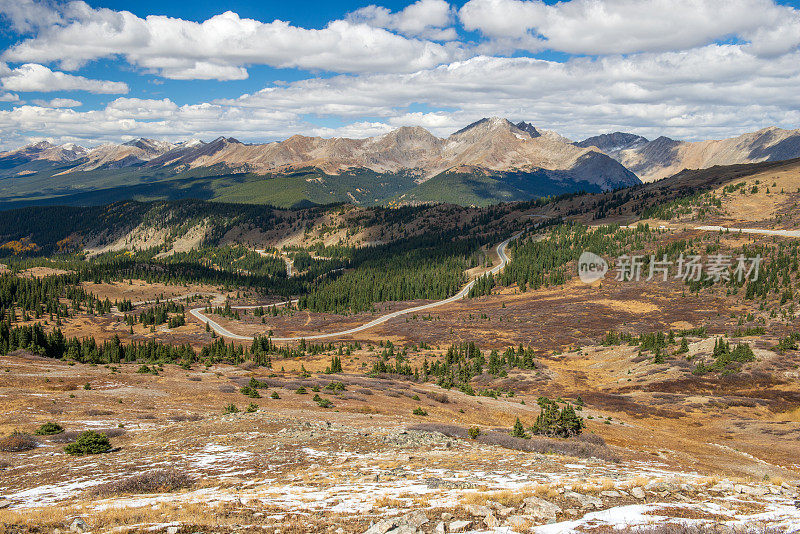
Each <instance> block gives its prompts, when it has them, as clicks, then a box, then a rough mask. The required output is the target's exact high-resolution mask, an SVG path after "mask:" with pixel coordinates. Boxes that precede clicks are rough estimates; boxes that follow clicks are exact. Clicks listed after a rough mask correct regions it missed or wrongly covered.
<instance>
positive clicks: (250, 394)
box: [239, 386, 261, 399]
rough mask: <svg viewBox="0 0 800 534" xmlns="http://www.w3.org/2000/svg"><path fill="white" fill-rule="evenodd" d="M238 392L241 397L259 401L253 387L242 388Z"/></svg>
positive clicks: (258, 396)
mask: <svg viewBox="0 0 800 534" xmlns="http://www.w3.org/2000/svg"><path fill="white" fill-rule="evenodd" d="M239 391H240V392H241V393H242V394H243V395H246V396H248V397H250V398H251V399H260V398H261V394H260V393H259V392H258V390H257V389H256V388H254V387H251V386H243V387H242V388H241V389H240V390H239Z"/></svg>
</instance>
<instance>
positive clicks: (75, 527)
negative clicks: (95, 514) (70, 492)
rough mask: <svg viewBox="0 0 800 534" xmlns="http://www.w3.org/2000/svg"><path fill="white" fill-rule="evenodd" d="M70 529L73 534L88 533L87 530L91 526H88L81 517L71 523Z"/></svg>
mask: <svg viewBox="0 0 800 534" xmlns="http://www.w3.org/2000/svg"><path fill="white" fill-rule="evenodd" d="M69 529H70V530H71V531H72V532H86V531H87V530H89V525H87V524H86V521H84V520H83V519H81V518H80V517H76V518H75V519H73V520H72V521H71V522H70V524H69Z"/></svg>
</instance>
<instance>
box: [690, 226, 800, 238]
mask: <svg viewBox="0 0 800 534" xmlns="http://www.w3.org/2000/svg"><path fill="white" fill-rule="evenodd" d="M695 230H705V231H707V232H725V231H728V232H730V233H732V234H736V233H742V234H761V235H778V236H783V237H800V230H764V229H763V228H727V227H725V226H697V227H696V228H695Z"/></svg>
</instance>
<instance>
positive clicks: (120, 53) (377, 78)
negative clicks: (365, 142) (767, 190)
mask: <svg viewBox="0 0 800 534" xmlns="http://www.w3.org/2000/svg"><path fill="white" fill-rule="evenodd" d="M488 116H500V117H506V118H508V119H510V120H513V121H519V120H525V121H527V122H531V123H533V124H534V125H535V126H536V127H537V128H543V129H550V130H555V131H557V132H558V133H560V134H561V135H564V136H566V137H568V138H571V139H575V140H579V139H583V138H586V137H589V136H591V135H597V134H601V133H608V132H613V131H625V132H632V133H637V134H640V135H644V136H645V137H648V138H651V139H652V138H655V137H658V136H660V135H666V136H668V137H672V138H676V139H686V140H701V139H720V138H725V137H731V136H736V135H740V134H742V133H746V132H751V131H755V130H758V129H761V128H765V127H769V126H778V127H782V128H788V129H793V128H798V127H800V0H792V1H777V2H776V1H773V0H724V1H723V0H568V1H562V2H553V1H541V0H467V1H461V2H447V1H446V0H418V1H416V2H400V1H383V2H379V3H369V2H368V1H367V2H363V1H362V2H359V1H353V0H348V1H344V2H332V1H320V0H307V1H305V2H286V1H282V2H272V1H258V2H252V1H244V0H237V1H231V2H224V3H221V2H211V1H209V0H193V1H192V2H186V1H175V0H160V1H158V2H156V1H154V0H141V1H137V2H126V1H121V0H107V1H97V2H94V1H93V2H84V1H70V2H58V1H52V0H47V1H37V0H0V150H8V149H12V148H16V147H19V146H22V145H25V144H27V143H31V142H36V141H40V140H43V139H46V140H49V141H51V142H54V143H68V142H74V143H78V144H81V145H84V146H95V145H97V144H100V143H106V142H122V141H128V140H130V139H134V138H138V137H148V138H154V139H159V140H167V141H183V140H187V139H192V138H199V139H203V140H206V141H209V140H211V139H214V138H216V137H219V136H231V137H235V138H237V139H239V140H241V141H243V142H253V143H255V142H268V141H274V140H280V139H285V138H287V137H290V136H292V135H295V134H302V135H313V136H322V137H366V136H372V135H379V134H382V133H386V132H388V131H391V130H393V129H395V128H398V127H400V126H422V127H424V128H427V129H428V130H430V131H431V132H432V133H434V134H435V135H438V136H441V137H444V136H447V135H449V134H450V133H452V132H454V131H456V130H458V129H459V128H461V127H463V126H465V125H466V124H469V123H471V122H473V121H475V120H477V119H480V118H482V117H488Z"/></svg>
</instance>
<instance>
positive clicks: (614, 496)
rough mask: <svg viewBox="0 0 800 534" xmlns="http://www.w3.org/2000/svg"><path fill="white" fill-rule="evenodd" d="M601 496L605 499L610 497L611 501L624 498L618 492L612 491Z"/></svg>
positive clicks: (603, 492) (604, 492) (601, 493)
mask: <svg viewBox="0 0 800 534" xmlns="http://www.w3.org/2000/svg"><path fill="white" fill-rule="evenodd" d="M600 495H602V496H603V497H609V498H611V499H616V498H618V497H621V496H622V495H621V494H620V493H619V492H618V491H611V490H608V491H601V492H600Z"/></svg>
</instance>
